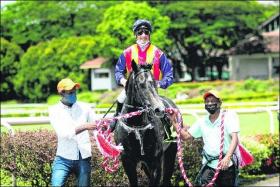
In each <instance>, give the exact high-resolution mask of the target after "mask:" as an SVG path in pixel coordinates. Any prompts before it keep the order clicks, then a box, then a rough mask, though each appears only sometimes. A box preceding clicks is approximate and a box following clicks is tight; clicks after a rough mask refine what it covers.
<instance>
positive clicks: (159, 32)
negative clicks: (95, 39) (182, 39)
mask: <svg viewBox="0 0 280 187" xmlns="http://www.w3.org/2000/svg"><path fill="white" fill-rule="evenodd" d="M137 19H147V20H149V21H150V22H151V23H152V26H153V32H152V35H151V40H152V43H153V44H155V45H157V46H158V47H160V48H163V47H164V46H166V45H169V44H170V40H168V39H167V38H166V36H167V29H168V27H169V23H170V22H169V18H168V17H167V16H161V15H160V13H159V11H158V10H157V9H155V8H151V7H150V6H149V5H148V4H147V3H134V2H124V3H121V4H118V5H115V6H112V7H110V8H108V9H107V10H106V11H105V13H104V17H103V19H102V22H101V23H100V24H99V25H98V27H97V31H98V33H99V36H100V40H99V41H100V45H101V46H104V47H107V49H106V50H107V54H106V55H107V56H110V57H113V58H114V59H116V58H118V56H119V55H120V54H121V53H122V51H123V50H124V49H125V48H127V47H128V46H130V45H132V44H133V43H135V36H134V33H133V31H132V25H133V23H134V22H135V21H136V20H137Z"/></svg>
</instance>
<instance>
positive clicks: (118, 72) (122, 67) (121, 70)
mask: <svg viewBox="0 0 280 187" xmlns="http://www.w3.org/2000/svg"><path fill="white" fill-rule="evenodd" d="M125 74H126V64H125V57H124V54H121V56H120V57H119V59H118V62H117V64H116V67H115V78H116V81H117V84H118V85H120V84H122V82H121V80H124V79H125Z"/></svg>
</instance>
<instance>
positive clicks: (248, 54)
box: [229, 14, 280, 80]
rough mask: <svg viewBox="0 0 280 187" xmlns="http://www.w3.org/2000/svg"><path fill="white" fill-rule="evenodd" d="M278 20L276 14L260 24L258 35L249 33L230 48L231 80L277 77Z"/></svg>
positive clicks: (279, 19)
mask: <svg viewBox="0 0 280 187" xmlns="http://www.w3.org/2000/svg"><path fill="white" fill-rule="evenodd" d="M279 21H280V14H277V15H275V16H273V17H272V18H270V19H269V20H267V21H266V22H264V23H263V24H261V25H260V27H259V29H260V31H262V33H261V35H260V36H255V35H249V36H248V37H247V38H246V39H245V40H242V41H240V42H239V43H238V44H237V46H235V47H234V48H233V49H232V50H231V52H230V53H231V55H230V56H229V71H230V79H231V80H244V79H249V78H254V79H271V78H278V77H279V70H280V66H279V52H280V50H279Z"/></svg>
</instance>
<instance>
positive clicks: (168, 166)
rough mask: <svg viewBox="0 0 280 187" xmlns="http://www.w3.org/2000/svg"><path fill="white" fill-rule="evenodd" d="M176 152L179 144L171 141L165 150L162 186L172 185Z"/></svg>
mask: <svg viewBox="0 0 280 187" xmlns="http://www.w3.org/2000/svg"><path fill="white" fill-rule="evenodd" d="M176 153H177V144H176V143H175V142H174V143H171V145H170V146H169V147H168V148H167V149H166V150H165V152H164V159H163V181H162V186H171V181H170V180H171V177H172V174H173V171H174V164H175V159H176Z"/></svg>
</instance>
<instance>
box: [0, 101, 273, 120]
mask: <svg viewBox="0 0 280 187" xmlns="http://www.w3.org/2000/svg"><path fill="white" fill-rule="evenodd" d="M245 106H248V107H252V106H254V107H262V108H263V107H274V106H278V102H275V101H274V102H240V103H223V107H225V108H227V107H229V108H231V107H245ZM48 107H49V105H47V104H7V105H1V116H4V117H5V116H7V115H28V116H47V115H48ZM91 107H92V108H93V109H94V110H95V112H96V113H98V114H99V113H105V112H106V111H107V110H108V108H95V105H94V104H91ZM23 108H25V109H26V110H24V109H23ZM179 108H180V110H185V109H187V110H192V111H197V112H198V113H203V111H204V110H200V109H203V108H204V104H187V105H179ZM195 109H198V110H195ZM244 110H247V108H246V109H244ZM111 112H114V108H113V109H112V111H111Z"/></svg>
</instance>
